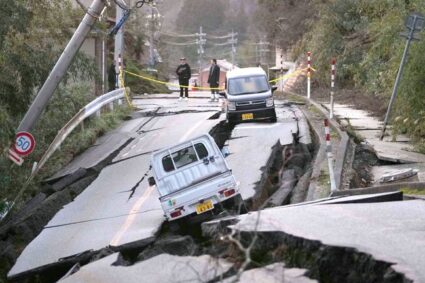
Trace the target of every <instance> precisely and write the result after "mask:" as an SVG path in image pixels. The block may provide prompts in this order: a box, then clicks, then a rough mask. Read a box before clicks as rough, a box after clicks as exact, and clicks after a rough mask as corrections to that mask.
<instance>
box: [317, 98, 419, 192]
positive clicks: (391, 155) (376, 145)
mask: <svg viewBox="0 0 425 283" xmlns="http://www.w3.org/2000/svg"><path fill="white" fill-rule="evenodd" d="M325 106H326V107H327V108H329V107H330V105H329V104H325ZM334 113H335V116H336V117H337V118H338V119H339V120H340V123H341V124H342V125H344V126H351V127H352V129H353V130H354V131H355V132H356V134H357V135H359V136H360V137H362V138H363V139H364V143H366V144H368V145H370V146H371V147H373V149H374V150H375V153H376V156H377V157H378V159H379V160H380V161H382V163H384V164H385V165H377V166H373V168H372V174H373V175H374V180H375V184H376V185H378V184H379V182H378V180H379V179H380V178H381V177H382V176H383V175H384V174H393V173H394V174H395V173H397V172H400V171H399V170H405V169H409V168H412V169H416V170H418V174H417V175H416V176H412V177H410V178H409V179H403V180H402V181H404V182H405V181H421V182H424V181H425V155H424V154H420V153H417V152H414V147H413V145H412V144H411V143H410V139H409V138H408V137H406V136H403V135H399V136H397V137H395V139H393V137H392V134H391V129H388V130H387V135H386V136H385V137H384V139H383V140H382V141H381V140H380V139H379V136H380V133H381V130H382V122H381V121H379V120H378V119H377V118H376V117H373V116H371V115H369V113H367V112H366V111H363V110H358V109H355V108H354V107H353V106H349V105H341V104H335V106H334Z"/></svg>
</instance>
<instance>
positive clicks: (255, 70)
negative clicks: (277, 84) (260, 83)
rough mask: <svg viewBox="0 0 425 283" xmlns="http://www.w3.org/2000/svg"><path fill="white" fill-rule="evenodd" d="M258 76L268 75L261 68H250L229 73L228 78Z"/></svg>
mask: <svg viewBox="0 0 425 283" xmlns="http://www.w3.org/2000/svg"><path fill="white" fill-rule="evenodd" d="M252 75H254V76H257V75H264V76H265V75H266V72H264V70H263V69H262V68H259V67H250V68H238V69H235V70H232V71H229V72H227V78H228V79H230V78H235V77H244V76H252Z"/></svg>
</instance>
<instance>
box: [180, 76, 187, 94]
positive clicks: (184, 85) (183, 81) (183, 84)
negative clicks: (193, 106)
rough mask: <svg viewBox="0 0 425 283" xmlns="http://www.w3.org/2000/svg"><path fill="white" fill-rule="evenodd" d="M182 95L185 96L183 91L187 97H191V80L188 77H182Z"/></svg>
mask: <svg viewBox="0 0 425 283" xmlns="http://www.w3.org/2000/svg"><path fill="white" fill-rule="evenodd" d="M179 85H180V97H183V92H184V94H185V96H186V97H189V80H188V79H180V80H179Z"/></svg>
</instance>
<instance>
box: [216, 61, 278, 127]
mask: <svg viewBox="0 0 425 283" xmlns="http://www.w3.org/2000/svg"><path fill="white" fill-rule="evenodd" d="M275 90H276V87H271V86H270V84H269V82H268V80H267V75H266V72H264V70H263V69H261V68H238V69H235V70H232V71H229V72H227V75H226V89H225V92H224V93H220V94H221V95H222V96H225V97H226V105H225V111H226V118H227V121H228V122H230V123H236V122H240V121H249V120H269V121H271V122H276V110H275V105H274V99H273V92H274V91H275Z"/></svg>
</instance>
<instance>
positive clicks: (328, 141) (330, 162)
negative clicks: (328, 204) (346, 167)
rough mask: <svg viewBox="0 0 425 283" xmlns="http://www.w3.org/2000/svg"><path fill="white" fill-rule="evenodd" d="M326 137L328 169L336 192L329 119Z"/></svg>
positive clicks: (332, 188)
mask: <svg viewBox="0 0 425 283" xmlns="http://www.w3.org/2000/svg"><path fill="white" fill-rule="evenodd" d="M325 136H326V155H327V157H328V167H329V178H330V181H331V192H335V191H336V185H335V174H334V167H333V156H332V144H331V133H330V130H329V120H328V119H325Z"/></svg>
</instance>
